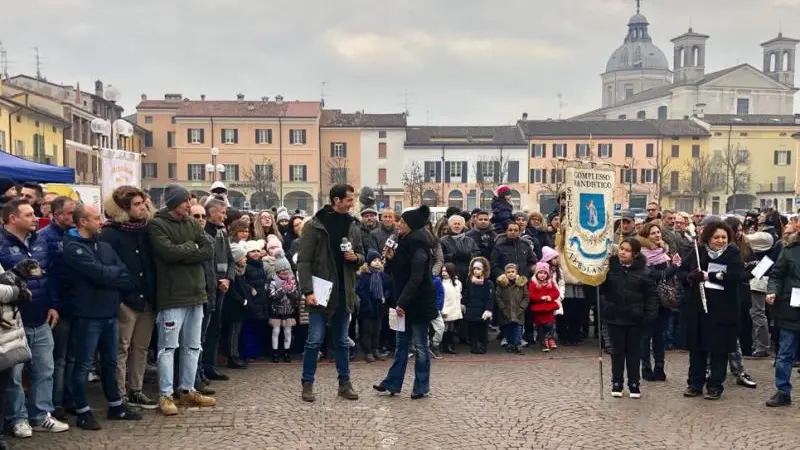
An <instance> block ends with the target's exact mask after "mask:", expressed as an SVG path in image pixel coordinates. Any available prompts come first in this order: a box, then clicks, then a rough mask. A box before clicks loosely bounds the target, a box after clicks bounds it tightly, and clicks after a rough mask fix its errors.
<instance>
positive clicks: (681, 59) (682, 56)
mask: <svg viewBox="0 0 800 450" xmlns="http://www.w3.org/2000/svg"><path fill="white" fill-rule="evenodd" d="M685 58H686V49H685V48H683V47H681V48H679V49H678V58H677V60H676V61H675V68H676V69H680V68H681V67H683V63H684V61H685V60H686V59H685Z"/></svg>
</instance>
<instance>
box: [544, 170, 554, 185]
mask: <svg viewBox="0 0 800 450" xmlns="http://www.w3.org/2000/svg"><path fill="white" fill-rule="evenodd" d="M544 181H545V182H547V180H544ZM555 182H556V171H555V170H551V171H550V183H551V184H553V183H555Z"/></svg>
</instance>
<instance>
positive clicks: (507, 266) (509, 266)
mask: <svg viewBox="0 0 800 450" xmlns="http://www.w3.org/2000/svg"><path fill="white" fill-rule="evenodd" d="M508 269H514V270H518V269H517V265H516V264H514V263H508V264H506V266H505V267H504V268H503V270H508Z"/></svg>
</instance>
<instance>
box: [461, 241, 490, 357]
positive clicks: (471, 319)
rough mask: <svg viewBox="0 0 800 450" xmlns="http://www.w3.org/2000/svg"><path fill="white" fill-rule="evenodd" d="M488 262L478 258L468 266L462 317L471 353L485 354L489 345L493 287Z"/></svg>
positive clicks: (480, 257)
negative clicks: (464, 308) (465, 325)
mask: <svg viewBox="0 0 800 450" xmlns="http://www.w3.org/2000/svg"><path fill="white" fill-rule="evenodd" d="M489 268H490V267H489V261H487V260H486V258H484V257H482V256H479V257H477V258H473V259H472V261H471V262H470V264H469V281H468V282H467V290H466V295H465V296H464V298H463V299H462V301H463V302H465V304H466V310H465V312H464V317H465V319H466V320H467V326H468V333H469V340H470V344H471V345H472V350H471V352H472V353H475V354H480V355H482V354H485V353H486V350H487V347H488V345H489V322H491V320H492V309H493V308H494V292H493V291H494V285H493V284H492V282H491V281H490V280H489V273H490V272H489Z"/></svg>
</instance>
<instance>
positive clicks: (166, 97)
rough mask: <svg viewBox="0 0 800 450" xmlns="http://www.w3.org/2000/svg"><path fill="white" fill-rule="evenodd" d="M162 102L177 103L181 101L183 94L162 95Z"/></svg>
mask: <svg viewBox="0 0 800 450" xmlns="http://www.w3.org/2000/svg"><path fill="white" fill-rule="evenodd" d="M164 100H166V101H168V102H179V101H181V100H183V94H164Z"/></svg>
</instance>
